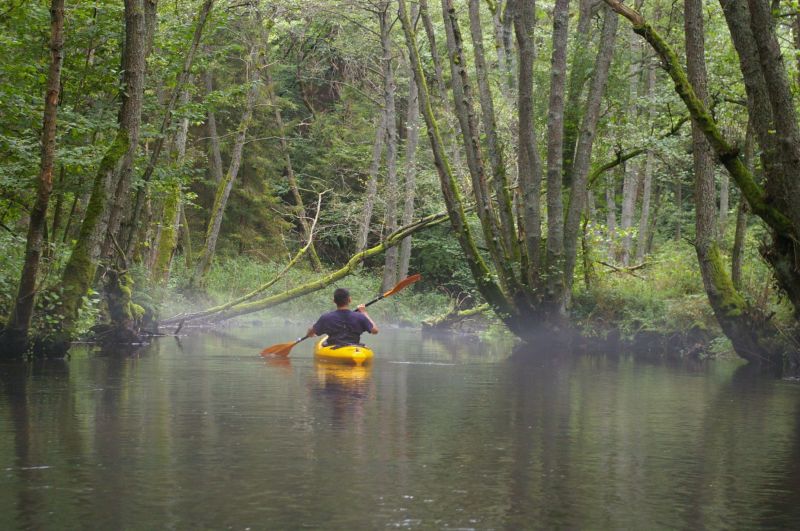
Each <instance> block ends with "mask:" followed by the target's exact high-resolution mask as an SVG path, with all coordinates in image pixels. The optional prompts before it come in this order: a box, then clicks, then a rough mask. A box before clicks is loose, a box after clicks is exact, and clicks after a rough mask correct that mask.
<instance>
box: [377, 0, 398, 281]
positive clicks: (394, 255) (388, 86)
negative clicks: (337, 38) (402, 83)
mask: <svg viewBox="0 0 800 531" xmlns="http://www.w3.org/2000/svg"><path fill="white" fill-rule="evenodd" d="M389 5H390V2H389V0H386V2H385V3H384V4H383V5H382V10H381V13H380V15H379V16H380V31H381V49H382V50H383V76H384V86H383V87H384V102H385V105H386V182H385V183H384V199H385V201H386V224H385V228H386V230H387V231H388V232H389V233H392V232H394V231H395V230H397V144H398V141H397V110H396V106H395V93H396V92H397V87H396V85H395V81H394V68H393V66H392V37H391V20H390V16H389ZM397 265H398V249H397V247H392V248H391V249H387V250H386V253H385V255H384V265H383V282H382V285H381V292H384V291H388V290H390V289H391V288H392V286H394V285H395V284H397Z"/></svg>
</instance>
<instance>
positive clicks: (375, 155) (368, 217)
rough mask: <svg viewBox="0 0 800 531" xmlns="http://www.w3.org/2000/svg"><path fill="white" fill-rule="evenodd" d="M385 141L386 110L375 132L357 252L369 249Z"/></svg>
mask: <svg viewBox="0 0 800 531" xmlns="http://www.w3.org/2000/svg"><path fill="white" fill-rule="evenodd" d="M385 141H386V109H384V110H383V112H382V113H381V117H380V122H379V123H378V128H377V130H376V131H375V142H373V143H372V162H371V163H370V165H369V177H368V179H367V190H366V191H365V192H364V206H363V207H362V209H361V224H360V225H359V228H358V239H357V240H356V252H360V251H363V250H364V249H366V248H367V241H368V240H369V229H370V226H371V224H372V210H373V209H374V208H375V200H376V199H377V197H378V171H379V170H380V167H381V154H382V153H383V143H384V142H385Z"/></svg>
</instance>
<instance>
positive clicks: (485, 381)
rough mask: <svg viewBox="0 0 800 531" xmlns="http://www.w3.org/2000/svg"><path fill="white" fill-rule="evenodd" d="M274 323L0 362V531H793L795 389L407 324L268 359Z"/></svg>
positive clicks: (741, 374) (732, 370) (799, 497)
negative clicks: (359, 354)
mask: <svg viewBox="0 0 800 531" xmlns="http://www.w3.org/2000/svg"><path fill="white" fill-rule="evenodd" d="M282 328H283V329H274V330H267V331H263V330H256V329H237V330H228V331H226V332H225V334H219V333H217V334H209V335H202V336H194V337H189V338H182V339H181V342H180V343H178V342H177V341H175V339H174V338H166V339H163V340H161V341H160V342H159V343H157V344H155V345H153V346H152V347H150V348H149V349H147V350H145V351H144V352H142V353H141V354H139V355H138V356H135V357H122V356H112V357H103V356H99V355H97V354H88V353H81V352H76V354H75V355H74V356H73V357H72V359H71V360H70V361H68V362H66V363H48V364H46V365H43V366H36V367H27V368H14V367H9V366H0V380H2V381H1V382H0V383H1V385H0V529H77V528H90V529H165V528H166V529H248V528H249V529H301V528H311V529H381V528H394V527H401V528H412V529H456V528H457V529H530V528H545V529H549V528H592V529H597V528H627V529H655V528H693V529H697V528H712V529H713V528H754V527H770V528H795V529H796V528H798V526H800V384H798V383H794V382H789V381H781V380H774V379H770V378H768V377H765V376H757V375H752V374H749V372H748V371H743V370H741V369H739V368H738V365H736V364H724V363H715V364H710V365H707V366H700V365H690V364H678V365H676V364H665V363H653V362H634V361H631V360H630V359H628V358H626V357H624V356H623V357H620V358H611V357H569V356H562V357H561V358H560V359H558V360H556V361H538V362H536V361H534V362H531V363H526V364H520V363H517V362H512V361H509V360H508V359H507V357H508V354H509V353H508V352H507V351H506V352H503V351H502V349H495V350H492V349H490V348H488V347H486V346H483V347H482V346H481V345H480V344H478V343H477V342H469V343H463V344H459V343H456V342H452V341H451V342H450V343H447V342H440V341H437V340H431V339H422V338H421V337H420V335H419V332H417V331H391V330H390V331H384V332H382V333H381V334H380V335H379V336H377V337H375V338H370V339H374V341H372V344H373V345H374V347H375V350H376V362H375V364H374V366H373V367H371V368H369V369H361V370H358V369H343V368H339V369H331V368H326V367H321V366H317V365H315V363H314V361H313V359H312V358H311V344H310V342H306V343H303V344H301V345H299V346H297V347H295V349H294V351H293V352H292V356H291V359H290V360H289V361H288V362H286V363H276V362H273V363H270V362H265V361H264V360H262V359H261V358H259V357H258V356H257V353H258V351H259V350H260V348H261V347H263V346H265V345H268V344H270V343H275V342H280V341H286V340H289V339H291V337H292V336H293V335H295V334H296V333H297V332H296V331H295V330H293V328H296V327H292V326H286V327H282ZM287 331H288V333H287Z"/></svg>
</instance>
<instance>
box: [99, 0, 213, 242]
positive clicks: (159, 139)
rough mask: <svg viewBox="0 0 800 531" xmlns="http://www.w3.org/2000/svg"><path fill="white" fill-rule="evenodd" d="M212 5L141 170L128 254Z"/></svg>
mask: <svg viewBox="0 0 800 531" xmlns="http://www.w3.org/2000/svg"><path fill="white" fill-rule="evenodd" d="M145 1H148V0H145ZM213 5H214V0H204V2H203V6H202V7H201V8H200V12H199V13H198V15H197V21H196V22H195V27H194V35H193V36H192V42H191V43H190V44H189V50H188V51H187V52H186V56H185V58H184V61H183V68H182V69H181V71H180V72H179V73H178V76H177V80H176V82H175V88H173V89H172V94H171V95H170V98H169V102H168V103H167V106H166V108H165V109H164V116H163V118H162V120H161V126H160V128H159V132H158V136H156V139H155V141H154V142H153V145H152V147H151V149H152V151H151V152H150V158H149V160H148V162H147V166H146V167H145V170H144V173H143V174H142V182H143V183H144V184H143V185H142V186H141V187H140V188H139V189H138V190H137V191H136V197H135V199H134V201H133V209H132V213H131V218H130V222H129V223H128V237H127V239H126V248H125V251H126V255H127V256H128V258H130V257H132V256H133V253H134V250H135V247H136V244H137V241H136V239H137V238H136V235H137V233H138V231H137V227H138V226H139V223H140V221H141V216H142V209H143V208H144V201H145V196H146V194H147V189H148V187H149V183H150V180H151V179H152V178H153V172H154V171H155V168H156V165H157V164H158V159H159V157H160V156H161V150H162V148H163V147H164V140H165V139H166V138H167V129H169V127H170V125H171V124H172V113H173V111H174V110H175V106H176V105H177V103H178V98H179V97H180V95H181V94H182V93H183V86H184V85H185V84H186V82H187V80H188V79H189V76H190V74H191V70H192V64H193V63H194V57H195V55H196V53H197V48H198V47H199V46H200V39H201V37H202V35H203V28H204V27H205V24H206V20H208V15H209V13H210V12H211V8H212V7H213ZM150 40H151V39H150ZM126 195H127V194H126ZM127 200H128V199H127V197H125V201H126V202H127ZM118 206H119V205H118ZM120 210H121V209H120ZM112 218H113V216H112ZM109 230H110V231H111V232H112V234H113V233H115V232H116V230H115V224H114V223H110V224H109Z"/></svg>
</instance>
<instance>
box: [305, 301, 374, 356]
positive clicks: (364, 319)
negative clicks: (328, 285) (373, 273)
mask: <svg viewBox="0 0 800 531" xmlns="http://www.w3.org/2000/svg"><path fill="white" fill-rule="evenodd" d="M351 302H352V301H351V300H350V292H349V291H347V290H346V289H344V288H338V289H336V291H334V292H333V303H334V304H336V309H335V310H333V311H332V312H328V313H324V314H322V315H321V316H320V318H319V319H318V320H317V322H316V323H314V326H312V327H311V328H309V329H308V335H309V336H317V335H322V334H328V339H327V340H326V341H325V343H326V345H358V344H360V341H361V334H362V333H364V332H369V333H370V334H377V333H378V327H377V326H376V325H375V321H373V320H372V318H371V317H370V316H369V314H367V309H366V306H364V305H363V304H359V305H358V307H357V308H356V310H355V311H353V310H351V309H350V303H351Z"/></svg>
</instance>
